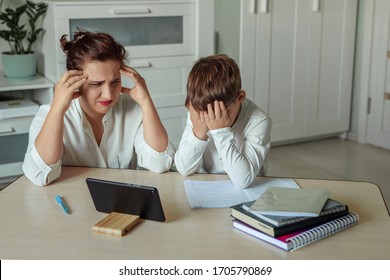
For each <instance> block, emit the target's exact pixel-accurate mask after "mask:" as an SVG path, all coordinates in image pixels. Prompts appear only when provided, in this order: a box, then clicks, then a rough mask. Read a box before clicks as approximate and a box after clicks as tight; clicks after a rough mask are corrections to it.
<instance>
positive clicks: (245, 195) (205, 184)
mask: <svg viewBox="0 0 390 280" xmlns="http://www.w3.org/2000/svg"><path fill="white" fill-rule="evenodd" d="M270 186H278V187H284V188H299V186H298V185H297V183H296V182H295V181H294V180H293V179H284V178H267V177H257V178H256V179H255V180H254V182H253V183H252V184H251V185H250V186H249V187H248V188H246V189H244V190H241V189H238V188H236V187H235V186H234V185H233V183H232V181H230V180H220V181H196V180H185V181H184V187H185V190H186V193H187V198H188V201H189V203H190V206H191V208H228V207H231V206H233V205H237V204H240V203H244V202H248V201H252V200H255V199H257V198H258V197H259V196H260V195H261V194H262V193H263V192H264V191H265V190H266V189H267V188H268V187H270Z"/></svg>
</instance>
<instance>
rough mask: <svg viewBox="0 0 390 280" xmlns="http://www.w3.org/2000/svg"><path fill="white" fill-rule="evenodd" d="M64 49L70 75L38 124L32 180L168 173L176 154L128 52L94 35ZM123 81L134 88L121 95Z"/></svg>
mask: <svg viewBox="0 0 390 280" xmlns="http://www.w3.org/2000/svg"><path fill="white" fill-rule="evenodd" d="M60 42H61V47H62V49H63V51H64V52H65V53H66V55H67V61H66V67H67V70H68V71H67V72H66V73H65V74H64V75H63V76H62V77H61V78H60V80H59V81H58V83H57V84H56V87H55V93H54V97H53V101H52V104H51V105H43V106H41V107H40V109H39V111H38V113H37V115H36V116H35V118H34V120H33V121H32V124H31V127H30V134H29V144H28V148H27V152H26V155H25V159H24V163H23V171H24V173H25V175H26V176H27V177H28V178H29V179H30V180H31V181H32V182H33V183H34V184H36V185H41V186H43V185H47V184H49V183H50V182H52V181H53V180H55V179H57V178H58V177H59V176H60V175H61V165H73V166H90V167H109V168H134V167H135V166H136V165H138V166H140V167H142V168H146V169H149V170H151V171H154V172H158V173H161V172H164V171H166V170H168V169H169V168H170V166H171V164H172V162H173V156H174V148H173V146H172V144H171V143H170V142H169V141H168V135H167V132H166V130H165V128H164V126H163V125H162V123H161V120H160V118H159V116H158V114H157V111H156V108H155V107H154V104H153V102H152V99H151V97H150V95H149V92H148V89H147V86H146V83H145V81H144V79H143V78H142V77H141V76H140V75H139V73H137V72H136V71H135V70H134V69H132V68H131V67H128V66H126V65H125V64H124V61H125V59H126V51H125V49H124V47H123V46H122V45H120V44H119V43H118V42H116V41H115V40H114V39H113V38H112V37H111V36H110V35H108V34H105V33H93V32H88V31H78V32H77V33H76V34H75V35H74V39H73V40H71V41H68V40H67V38H66V36H65V35H64V36H62V38H61V40H60ZM122 77H126V78H129V79H131V80H132V81H133V83H134V87H133V88H126V87H122V82H121V79H122ZM134 151H135V153H134Z"/></svg>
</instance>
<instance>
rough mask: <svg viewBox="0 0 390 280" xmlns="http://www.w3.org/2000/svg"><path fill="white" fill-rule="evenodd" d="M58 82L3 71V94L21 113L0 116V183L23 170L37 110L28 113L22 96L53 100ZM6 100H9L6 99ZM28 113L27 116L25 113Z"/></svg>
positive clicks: (0, 91) (37, 100) (0, 84)
mask: <svg viewBox="0 0 390 280" xmlns="http://www.w3.org/2000/svg"><path fill="white" fill-rule="evenodd" d="M53 87H54V84H53V83H52V82H50V81H49V80H47V79H46V78H44V77H42V76H41V75H37V76H36V77H34V78H32V79H29V80H17V79H7V78H5V77H4V75H3V73H0V96H1V97H2V99H7V100H12V102H11V103H13V104H15V105H13V106H15V109H12V110H17V112H18V113H17V114H18V115H20V117H15V118H8V117H7V118H0V185H1V184H2V183H4V182H8V181H10V180H12V179H13V178H14V177H15V176H19V175H21V174H22V173H23V171H22V163H23V159H24V154H25V152H26V149H27V144H28V132H29V128H30V124H31V121H32V119H33V117H34V115H33V114H31V112H30V113H24V112H23V107H18V106H19V105H18V103H19V102H18V101H19V100H20V99H28V100H33V101H34V102H35V103H37V104H47V103H50V102H51V100H52V97H53ZM5 102H6V101H5ZM23 115H26V116H23Z"/></svg>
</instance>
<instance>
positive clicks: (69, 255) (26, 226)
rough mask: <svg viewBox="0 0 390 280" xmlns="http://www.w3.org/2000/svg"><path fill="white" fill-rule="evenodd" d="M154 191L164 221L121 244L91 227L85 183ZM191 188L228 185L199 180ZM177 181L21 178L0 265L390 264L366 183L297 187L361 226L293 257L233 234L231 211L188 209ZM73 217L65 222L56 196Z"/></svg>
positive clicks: (0, 233)
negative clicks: (332, 203) (339, 205)
mask: <svg viewBox="0 0 390 280" xmlns="http://www.w3.org/2000/svg"><path fill="white" fill-rule="evenodd" d="M87 177H93V178H100V179H106V180H114V181H121V182H131V183H136V184H144V185H149V186H155V187H157V188H158V189H159V192H160V197H161V200H162V203H163V206H164V211H165V215H166V218H167V221H166V222H164V223H161V222H153V221H143V222H142V223H141V224H140V225H138V226H136V227H135V228H134V229H133V230H132V231H131V232H130V233H129V234H127V235H125V236H123V237H116V236H109V235H105V234H98V233H94V232H93V231H92V226H93V225H94V224H95V223H97V222H98V221H99V220H101V219H102V218H103V217H105V216H106V215H107V214H105V213H99V212H97V211H96V210H95V208H94V205H93V202H92V199H91V197H90V194H89V191H88V188H87V186H86V183H85V178H87ZM189 178H190V179H193V180H224V179H227V176H224V175H205V174H196V175H193V176H191V177H189ZM185 179H187V178H185V177H182V176H181V175H180V174H178V173H174V172H168V173H164V174H155V173H152V172H149V171H134V170H119V169H98V168H80V167H63V171H62V176H61V178H60V179H58V180H57V181H56V182H54V183H52V184H51V185H49V186H47V187H37V186H34V185H33V184H32V183H30V182H29V181H28V179H27V178H26V177H24V176H22V177H20V178H19V179H17V180H16V181H14V182H13V183H12V184H11V185H9V186H8V187H6V188H5V189H4V190H3V191H1V192H0V213H1V215H0V225H1V230H0V259H91V260H93V259H117V260H119V259H138V260H146V259H166V260H173V259H182V260H190V259H200V260H201V259H204V260H210V259H220V260H226V259H268V260H274V259H317V260H323V259H330V260H332V259H335V260H336V259H364V260H366V259H390V219H389V213H388V210H387V208H386V206H385V203H384V201H383V198H382V195H381V192H380V190H379V188H378V187H377V186H376V185H374V184H372V183H366V182H350V181H329V180H312V179H297V180H296V181H297V183H298V184H299V185H300V186H301V187H303V188H325V189H329V190H331V191H332V193H331V197H332V198H333V199H336V200H339V201H341V202H344V203H346V204H347V205H348V206H349V208H350V210H351V211H353V212H356V213H358V214H359V216H360V222H359V223H358V224H357V225H355V226H353V227H351V228H349V229H347V230H345V231H342V232H339V233H337V234H335V235H332V236H330V237H327V238H325V239H322V240H320V241H318V242H315V243H313V244H311V245H309V246H306V247H304V248H301V249H299V250H297V251H294V252H285V251H283V250H281V249H279V248H277V247H274V246H272V245H270V244H268V243H265V242H263V241H261V240H257V239H256V238H254V237H251V236H249V235H247V234H245V233H242V232H240V231H238V230H235V229H233V227H232V220H231V217H230V213H231V210H230V209H229V208H221V209H191V208H190V206H189V203H188V199H187V196H186V193H185V189H184V186H183V181H184V180H185ZM57 194H60V195H61V196H63V197H64V198H65V200H66V201H67V203H68V205H69V207H70V208H71V210H72V214H71V215H65V214H64V213H63V212H62V211H61V209H60V207H59V206H58V205H57V204H56V202H55V199H54V198H55V196H56V195H57Z"/></svg>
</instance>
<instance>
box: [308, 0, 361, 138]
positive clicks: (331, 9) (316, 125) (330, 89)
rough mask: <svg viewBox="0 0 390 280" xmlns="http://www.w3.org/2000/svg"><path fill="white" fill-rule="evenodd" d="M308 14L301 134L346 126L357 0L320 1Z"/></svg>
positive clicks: (341, 128) (347, 121)
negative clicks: (304, 92)
mask: <svg viewBox="0 0 390 280" xmlns="http://www.w3.org/2000/svg"><path fill="white" fill-rule="evenodd" d="M319 3H320V6H319V7H318V10H312V11H311V12H310V14H309V16H310V29H309V40H308V43H309V46H308V50H307V65H308V69H307V81H306V89H307V92H306V95H307V96H306V110H305V111H306V115H305V133H304V136H316V135H321V134H328V133H335V132H343V131H347V130H348V129H349V122H350V109H351V94H352V79H353V61H354V45H355V26H356V12H357V1H356V0H326V1H324V0H322V1H320V2H319Z"/></svg>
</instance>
